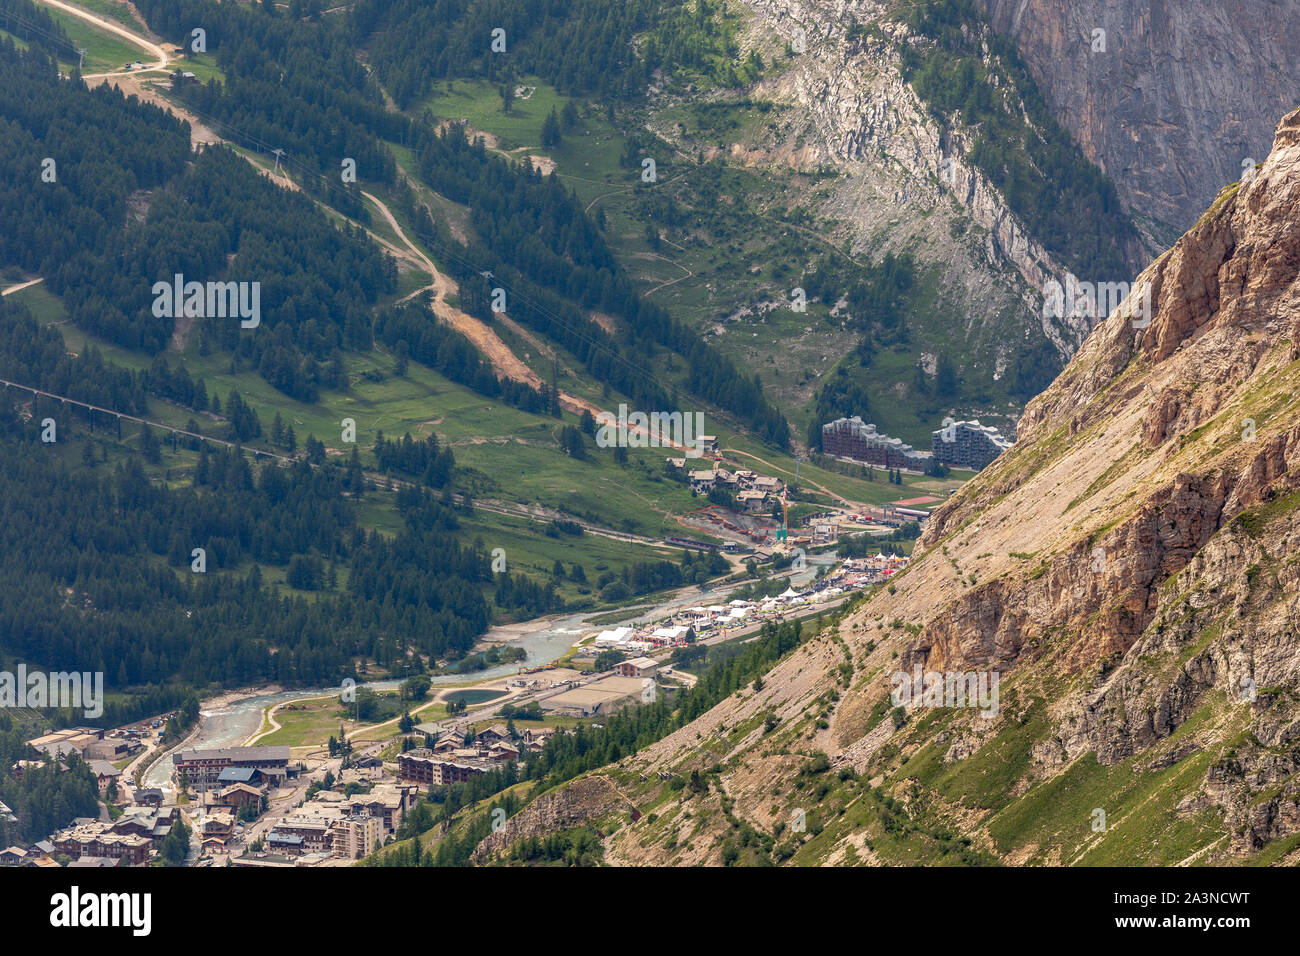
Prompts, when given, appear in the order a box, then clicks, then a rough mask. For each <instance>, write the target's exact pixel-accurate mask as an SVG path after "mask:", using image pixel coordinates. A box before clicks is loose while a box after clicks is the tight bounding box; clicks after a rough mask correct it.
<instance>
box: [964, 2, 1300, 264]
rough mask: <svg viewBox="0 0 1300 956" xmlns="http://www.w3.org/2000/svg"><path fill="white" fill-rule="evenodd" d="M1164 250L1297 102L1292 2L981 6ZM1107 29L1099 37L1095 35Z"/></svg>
mask: <svg viewBox="0 0 1300 956" xmlns="http://www.w3.org/2000/svg"><path fill="white" fill-rule="evenodd" d="M976 5H977V6H978V7H980V8H981V9H982V10H983V11H984V12H985V13H986V14H987V15H988V16H989V18H990V20H991V21H992V24H993V27H994V29H996V30H998V31H999V32H1000V33H1005V34H1008V35H1010V36H1013V37H1014V38H1015V39H1016V41H1017V44H1018V46H1019V47H1020V50H1021V53H1022V55H1023V56H1024V58H1025V60H1026V63H1027V64H1028V66H1029V68H1030V70H1031V72H1032V73H1033V75H1034V79H1035V80H1036V82H1037V83H1038V85H1039V88H1040V89H1041V90H1042V92H1043V95H1044V97H1045V98H1046V99H1047V101H1048V103H1049V105H1050V106H1051V107H1052V108H1053V109H1054V110H1055V112H1056V114H1057V117H1058V119H1059V120H1060V121H1061V123H1062V124H1063V125H1064V126H1065V127H1066V128H1067V129H1069V130H1070V131H1071V132H1072V133H1073V134H1074V136H1075V138H1076V139H1077V141H1078V142H1079V143H1080V145H1081V146H1082V147H1083V149H1084V152H1085V153H1086V154H1087V155H1088V156H1089V158H1090V159H1092V160H1093V161H1094V162H1095V163H1096V164H1097V165H1098V166H1100V167H1101V168H1102V169H1103V170H1105V171H1106V172H1107V173H1108V174H1109V175H1110V177H1111V178H1112V179H1113V180H1114V181H1115V184H1116V187H1117V189H1118V190H1119V194H1120V197H1121V199H1122V200H1123V202H1124V203H1125V206H1126V207H1127V208H1128V209H1129V210H1130V211H1132V212H1134V213H1135V215H1137V216H1138V217H1139V219H1140V221H1142V222H1143V224H1144V225H1145V227H1146V230H1147V232H1148V234H1149V235H1150V236H1151V237H1152V241H1153V244H1154V246H1155V247H1157V248H1164V247H1165V246H1167V245H1168V244H1169V242H1171V241H1172V240H1173V239H1174V238H1175V237H1176V236H1177V235H1178V234H1179V233H1181V232H1182V231H1183V230H1185V229H1187V228H1188V227H1189V226H1191V224H1192V223H1194V222H1195V221H1196V218H1197V217H1198V216H1199V215H1200V214H1201V211H1202V210H1203V209H1204V208H1205V207H1206V206H1207V205H1208V204H1209V202H1210V200H1211V199H1213V198H1214V195H1215V193H1216V192H1217V191H1218V189H1219V188H1220V187H1221V186H1222V185H1223V184H1225V183H1229V182H1233V181H1235V180H1236V179H1238V178H1239V177H1240V176H1241V172H1242V163H1243V161H1246V160H1250V161H1251V162H1252V163H1253V162H1254V161H1257V160H1259V159H1261V158H1262V157H1263V156H1264V154H1265V153H1266V152H1267V150H1268V145H1269V142H1270V139H1271V136H1272V132H1273V126H1274V124H1275V123H1276V121H1277V117H1278V116H1280V115H1282V114H1283V113H1285V112H1286V111H1288V110H1290V109H1292V108H1293V107H1295V106H1296V105H1298V104H1300V92H1297V88H1296V64H1297V62H1298V61H1300V7H1298V6H1297V5H1296V3H1294V2H1293V0H1285V2H1281V3H1278V2H1276V0H1233V2H1227V0H1204V2H1197V3H1178V2H1171V0H1154V2H1152V3H1141V4H1136V3H1135V4H1116V3H1109V2H1106V0H1072V2H1069V3H1066V2H1064V0H976ZM1097 30H1101V31H1104V49H1101V48H1099V47H1100V46H1101V45H1102V44H1101V42H1099V41H1102V40H1103V38H1102V36H1101V35H1100V34H1098V35H1094V31H1097Z"/></svg>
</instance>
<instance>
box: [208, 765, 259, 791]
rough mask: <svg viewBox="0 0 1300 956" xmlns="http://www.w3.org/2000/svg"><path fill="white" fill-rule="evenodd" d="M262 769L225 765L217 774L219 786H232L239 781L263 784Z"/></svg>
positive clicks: (250, 784)
mask: <svg viewBox="0 0 1300 956" xmlns="http://www.w3.org/2000/svg"><path fill="white" fill-rule="evenodd" d="M262 776H263V775H262V771H261V770H259V769H258V768H257V767H224V768H222V770H221V773H219V774H217V786H219V787H230V786H233V785H234V784H237V783H243V784H247V785H248V786H250V787H258V786H260V785H261V784H262Z"/></svg>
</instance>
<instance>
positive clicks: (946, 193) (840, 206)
mask: <svg viewBox="0 0 1300 956" xmlns="http://www.w3.org/2000/svg"><path fill="white" fill-rule="evenodd" d="M739 6H740V7H741V8H742V9H743V10H745V11H747V12H748V17H747V26H746V29H745V35H744V37H743V43H744V44H745V45H746V46H747V47H752V48H754V49H758V50H759V51H761V53H762V54H763V56H764V58H765V60H766V61H767V62H769V63H777V64H782V67H781V68H780V69H779V70H777V71H775V72H774V73H773V74H772V76H771V78H769V79H765V80H763V81H762V82H760V83H759V84H758V86H757V88H756V89H754V90H753V91H752V92H751V95H752V96H754V97H755V98H757V99H764V100H770V101H773V102H775V103H778V104H782V105H786V106H789V107H793V109H792V110H791V111H790V114H789V116H788V118H787V119H785V120H784V121H782V123H781V124H780V125H779V126H778V127H776V128H774V129H773V130H772V140H771V141H770V142H766V143H763V144H761V148H759V149H750V150H746V149H744V148H743V147H742V146H741V144H732V145H731V147H730V150H729V152H730V155H731V158H732V159H733V160H739V161H751V162H754V163H755V164H761V163H764V162H770V161H774V160H775V161H780V162H784V163H787V164H789V165H793V166H795V167H797V168H801V169H805V170H813V169H816V168H819V167H825V168H830V169H834V170H837V171H838V172H839V173H840V174H841V175H840V176H839V178H837V179H836V180H835V181H834V183H833V184H832V185H831V188H830V193H829V196H828V197H827V198H826V199H825V200H824V201H823V202H822V203H821V204H820V208H819V209H818V212H819V214H820V215H821V216H824V217H826V218H829V219H831V220H833V221H835V222H839V223H843V224H844V225H845V227H846V228H847V234H846V235H844V236H839V235H837V236H835V239H836V240H837V241H840V240H841V239H847V240H848V245H849V247H850V248H851V249H852V250H853V251H854V252H855V253H856V254H858V255H862V256H865V257H866V258H868V259H872V260H878V259H879V258H880V257H881V256H882V255H883V254H884V253H885V252H893V253H895V254H897V253H900V252H904V251H906V252H910V253H912V254H913V255H914V256H916V257H917V258H918V259H919V260H920V261H921V262H923V263H925V264H926V265H934V266H938V267H939V268H940V269H941V270H942V275H943V277H944V285H945V288H946V289H947V290H948V291H949V292H950V293H951V294H952V295H953V296H954V302H959V303H960V309H961V310H962V313H963V320H964V321H963V323H962V327H961V328H960V330H958V329H954V334H959V335H962V336H964V337H965V338H966V339H967V340H968V342H970V343H972V344H974V345H975V347H976V349H977V351H978V354H979V355H980V358H983V359H986V360H988V361H991V362H993V363H998V372H999V374H1000V373H1001V370H1002V366H1001V364H1000V360H1001V358H1002V353H1003V351H1004V350H1005V348H1006V346H1007V343H1015V342H1018V341H1021V340H1023V338H1024V331H1025V329H1026V328H1033V329H1035V330H1036V331H1037V330H1038V329H1040V328H1041V331H1042V333H1043V334H1044V335H1045V336H1046V337H1047V338H1048V339H1049V340H1050V341H1052V342H1053V343H1054V344H1055V345H1056V346H1057V348H1058V349H1059V350H1060V352H1061V353H1062V355H1069V354H1070V353H1072V352H1073V351H1074V349H1075V348H1077V347H1078V344H1079V343H1080V342H1081V341H1082V340H1083V337H1084V336H1085V335H1086V334H1087V332H1088V328H1089V326H1088V322H1087V320H1086V319H1082V318H1080V317H1076V316H1067V317H1065V318H1056V317H1046V318H1045V317H1044V316H1043V309H1042V299H1041V295H1040V294H1039V290H1041V289H1042V288H1043V286H1044V284H1045V283H1046V282H1047V281H1049V280H1051V279H1053V278H1057V279H1059V278H1060V277H1061V276H1062V275H1063V274H1064V269H1063V268H1062V267H1061V265H1060V264H1059V263H1058V262H1056V261H1055V260H1054V259H1053V257H1052V256H1051V255H1050V254H1049V253H1048V252H1047V251H1046V250H1045V249H1044V248H1043V246H1042V244H1041V242H1039V241H1038V239H1037V238H1035V237H1034V236H1033V235H1031V234H1030V233H1029V232H1028V230H1027V229H1026V228H1025V227H1024V225H1023V224H1022V223H1021V222H1020V220H1019V219H1018V217H1017V216H1016V215H1015V214H1014V213H1013V212H1012V210H1011V209H1010V208H1009V207H1008V205H1007V203H1006V201H1005V200H1004V199H1003V197H1002V195H1001V194H1000V193H999V192H998V190H997V189H996V188H995V187H994V186H993V185H992V184H990V183H989V182H988V180H987V178H986V177H984V176H983V174H981V173H980V172H979V171H977V170H975V169H974V168H972V167H970V166H969V164H967V163H966V162H965V161H964V160H963V156H964V155H965V154H966V152H967V150H968V149H969V146H970V143H969V142H967V141H966V139H965V137H964V136H963V135H962V134H960V133H952V132H950V131H947V130H945V129H942V128H940V126H939V125H938V124H936V122H935V121H934V120H933V119H932V118H931V117H930V115H929V114H928V113H927V112H926V109H925V106H924V104H923V103H922V102H921V100H920V98H919V97H918V96H917V94H916V92H915V90H913V89H912V88H911V86H910V85H908V84H907V83H906V82H905V81H904V80H903V78H902V75H901V72H900V67H901V64H900V60H899V56H898V50H897V47H898V44H899V43H903V42H907V34H906V31H905V30H904V28H903V27H902V26H901V25H900V24H898V23H896V22H894V21H893V20H891V19H889V18H888V17H886V16H884V14H885V13H886V12H887V11H886V8H885V7H884V6H882V5H881V4H879V3H872V2H869V0H834V2H826V0H739ZM851 18H853V19H856V20H857V21H858V22H861V23H864V24H866V23H875V24H876V25H877V26H878V27H879V28H880V30H881V31H882V34H881V35H880V36H875V37H870V36H858V37H853V38H851V37H849V36H848V29H849V24H850V19H851ZM797 38H798V39H802V41H803V43H804V49H805V52H804V53H802V54H800V55H798V56H795V57H793V58H787V57H786V56H785V54H784V52H783V51H784V49H785V46H786V44H794V43H795V42H796V40H797ZM659 132H660V133H661V134H662V135H664V136H665V137H666V138H668V139H670V140H671V139H673V138H674V137H673V133H672V130H671V129H670V128H669V127H668V125H667V124H665V127H664V128H662V129H660V130H659ZM976 343H978V344H976ZM989 343H992V344H989ZM998 343H1001V344H998ZM989 353H992V357H991V358H989V357H988V354H989Z"/></svg>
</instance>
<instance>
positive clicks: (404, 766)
mask: <svg viewBox="0 0 1300 956" xmlns="http://www.w3.org/2000/svg"><path fill="white" fill-rule="evenodd" d="M484 773H487V768H486V767H480V766H476V765H474V764H470V763H463V762H459V761H451V760H446V759H444V758H442V757H439V756H437V755H435V754H434V753H433V751H431V750H428V749H427V748H424V747H421V748H418V749H416V750H408V751H407V752H406V753H404V754H399V755H398V757H397V776H398V777H399V778H400V779H402V780H409V781H411V782H412V783H416V784H424V785H425V786H430V787H443V786H446V785H447V784H450V783H464V782H466V781H468V780H470V779H472V778H473V777H477V776H478V775H480V774H484Z"/></svg>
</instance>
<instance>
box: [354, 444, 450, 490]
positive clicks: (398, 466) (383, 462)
mask: <svg viewBox="0 0 1300 956" xmlns="http://www.w3.org/2000/svg"><path fill="white" fill-rule="evenodd" d="M374 452H375V460H376V461H378V462H379V468H380V470H381V471H395V472H401V473H402V474H405V475H411V476H413V477H416V478H419V479H421V480H422V481H423V482H424V483H425V484H426V485H428V486H429V487H430V488H442V487H445V486H446V484H447V482H448V481H450V480H451V470H452V468H453V467H454V466H455V464H456V460H455V457H454V456H453V455H452V453H451V449H450V448H439V447H438V436H437V435H434V434H432V433H430V434H429V435H428V436H426V437H425V438H424V439H422V440H419V441H417V440H415V439H413V438H412V437H411V433H410V432H407V433H406V434H405V435H403V436H402V438H401V440H399V441H390V440H389V439H387V438H385V437H384V433H383V432H379V433H378V434H377V435H376V436H375V448H374Z"/></svg>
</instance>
